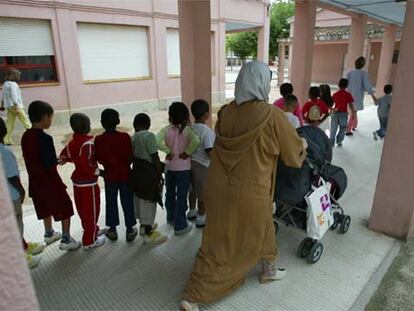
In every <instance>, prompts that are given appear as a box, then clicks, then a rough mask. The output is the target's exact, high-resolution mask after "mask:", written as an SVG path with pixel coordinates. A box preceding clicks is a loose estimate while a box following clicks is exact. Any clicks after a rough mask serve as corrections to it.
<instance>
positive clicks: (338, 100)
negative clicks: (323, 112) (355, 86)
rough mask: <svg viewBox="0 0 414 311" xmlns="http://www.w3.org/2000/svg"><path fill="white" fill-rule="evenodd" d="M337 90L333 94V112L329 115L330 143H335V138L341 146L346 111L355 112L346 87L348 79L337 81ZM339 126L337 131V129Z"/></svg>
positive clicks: (346, 124) (345, 126)
mask: <svg viewBox="0 0 414 311" xmlns="http://www.w3.org/2000/svg"><path fill="white" fill-rule="evenodd" d="M338 87H339V90H338V91H337V92H335V93H334V94H333V96H332V97H333V101H334V106H333V113H332V116H331V135H330V136H331V137H330V139H331V144H332V146H334V145H335V139H336V143H337V144H338V146H342V142H343V140H344V138H345V133H346V130H347V127H348V111H351V113H353V114H354V113H355V107H354V104H353V103H354V98H353V97H352V94H351V93H349V92H348V91H347V90H346V88H347V87H348V80H347V79H341V80H339V83H338ZM338 127H339V131H338Z"/></svg>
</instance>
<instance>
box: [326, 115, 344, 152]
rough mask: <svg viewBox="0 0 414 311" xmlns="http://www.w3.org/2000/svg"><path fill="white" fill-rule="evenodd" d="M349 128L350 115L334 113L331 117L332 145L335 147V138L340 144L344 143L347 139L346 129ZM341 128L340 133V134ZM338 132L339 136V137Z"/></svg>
mask: <svg viewBox="0 0 414 311" xmlns="http://www.w3.org/2000/svg"><path fill="white" fill-rule="evenodd" d="M347 126H348V113H346V112H334V113H333V114H332V115H331V137H330V138H331V144H332V146H333V145H335V138H336V142H337V143H338V144H340V143H342V142H343V140H344V138H345V132H346V128H347ZM338 127H339V132H338ZM337 132H338V135H337Z"/></svg>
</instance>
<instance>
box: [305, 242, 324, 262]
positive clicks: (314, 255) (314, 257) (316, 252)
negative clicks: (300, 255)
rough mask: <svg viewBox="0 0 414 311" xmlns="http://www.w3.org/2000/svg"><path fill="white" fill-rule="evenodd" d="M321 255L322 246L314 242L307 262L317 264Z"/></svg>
mask: <svg viewBox="0 0 414 311" xmlns="http://www.w3.org/2000/svg"><path fill="white" fill-rule="evenodd" d="M322 253H323V245H322V243H319V242H316V243H315V244H313V246H312V248H311V250H310V253H309V255H308V258H307V259H308V262H309V263H310V264H314V263H317V262H318V261H319V259H320V258H321V256H322Z"/></svg>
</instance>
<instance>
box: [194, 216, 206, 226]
mask: <svg viewBox="0 0 414 311" xmlns="http://www.w3.org/2000/svg"><path fill="white" fill-rule="evenodd" d="M195 224H196V227H197V228H203V227H204V226H205V225H206V214H204V215H200V214H197V219H196V222H195Z"/></svg>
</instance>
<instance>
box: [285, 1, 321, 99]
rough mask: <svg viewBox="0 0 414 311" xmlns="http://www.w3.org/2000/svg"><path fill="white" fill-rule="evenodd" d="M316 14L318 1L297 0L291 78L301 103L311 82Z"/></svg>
mask: <svg viewBox="0 0 414 311" xmlns="http://www.w3.org/2000/svg"><path fill="white" fill-rule="evenodd" d="M315 16H316V1H312V0H304V1H296V2H295V27H294V30H293V51H292V79H291V80H292V84H293V87H294V88H295V95H296V96H297V97H298V99H299V102H301V103H303V102H304V101H305V100H306V99H307V97H308V95H307V94H308V89H309V86H310V83H311V76H312V60H313V41H314V37H315Z"/></svg>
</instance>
